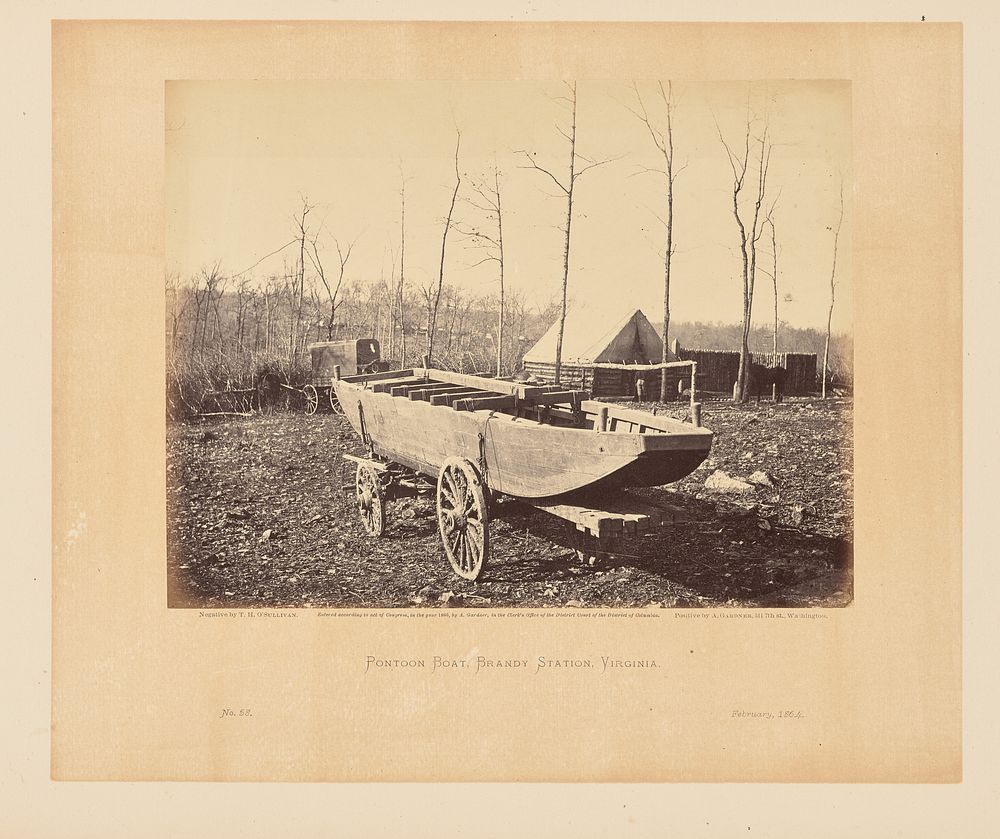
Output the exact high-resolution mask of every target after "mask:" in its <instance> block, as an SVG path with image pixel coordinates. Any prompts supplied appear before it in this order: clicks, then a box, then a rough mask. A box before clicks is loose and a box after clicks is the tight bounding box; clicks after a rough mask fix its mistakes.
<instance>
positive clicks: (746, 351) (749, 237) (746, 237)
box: [715, 102, 771, 402]
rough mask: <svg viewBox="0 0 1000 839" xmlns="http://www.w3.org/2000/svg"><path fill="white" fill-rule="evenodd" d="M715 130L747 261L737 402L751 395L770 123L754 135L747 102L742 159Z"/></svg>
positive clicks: (736, 392) (735, 394) (743, 255)
mask: <svg viewBox="0 0 1000 839" xmlns="http://www.w3.org/2000/svg"><path fill="white" fill-rule="evenodd" d="M715 127H716V130H717V131H718V134H719V140H720V141H721V142H722V146H723V148H725V150H726V156H727V157H728V158H729V165H730V167H731V168H732V170H733V216H734V218H735V219H736V226H737V228H738V229H739V236H740V254H741V256H742V258H743V330H742V337H741V341H740V364H739V369H738V372H737V374H736V387H735V389H734V391H733V399H734V401H736V402H746V401H747V399H748V398H749V395H750V394H749V390H750V389H749V387H748V386H747V385H748V383H749V377H750V316H751V314H752V311H753V292H754V283H755V282H756V279H757V242H758V240H759V239H760V237H761V234H762V233H763V230H764V226H763V224H762V223H761V222H762V220H761V218H760V208H761V205H762V204H763V202H764V195H765V192H766V191H767V168H768V163H769V162H770V159H771V143H770V142H769V141H768V138H767V122H766V121H765V122H764V125H763V131H762V132H761V136H760V137H754V136H753V131H752V120H751V118H750V107H749V102H748V103H747V118H746V132H745V135H744V146H743V154H742V156H741V155H740V154H739V152H738V151H737V152H735V153H734V152H733V150H732V149H731V148H730V147H729V144H728V143H727V142H726V140H725V138H724V137H723V136H722V129H720V128H719V126H718V123H716V126H715ZM751 141H753V143H754V145H755V146H756V147H757V148H758V149H759V154H758V158H757V162H756V170H757V171H756V175H757V190H756V194H755V195H754V196H753V215H752V216H750V219H749V221H750V229H749V230H748V229H747V224H746V221H745V220H744V216H746V215H748V211H747V209H746V208H745V207H741V206H740V197H741V193H742V192H743V187H744V185H745V181H746V177H747V173H748V170H749V169H750V144H751Z"/></svg>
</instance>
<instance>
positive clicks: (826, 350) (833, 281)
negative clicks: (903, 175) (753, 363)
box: [823, 180, 844, 399]
mask: <svg viewBox="0 0 1000 839" xmlns="http://www.w3.org/2000/svg"><path fill="white" fill-rule="evenodd" d="M843 222H844V181H843V180H841V182H840V215H838V216H837V226H836V227H835V228H832V229H833V268H832V269H831V271H830V309H829V311H828V312H827V315H826V341H825V342H824V344H823V398H824V399H826V377H827V371H828V370H829V360H830V330H831V328H832V326H833V304H834V303H835V302H836V295H837V245H838V243H839V241H840V226H841V225H842V224H843ZM830 229H831V228H829V227H828V228H827V230H830Z"/></svg>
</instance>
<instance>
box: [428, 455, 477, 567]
mask: <svg viewBox="0 0 1000 839" xmlns="http://www.w3.org/2000/svg"><path fill="white" fill-rule="evenodd" d="M437 518H438V529H439V530H440V531H441V541H442V542H443V543H444V551H445V553H446V554H447V555H448V562H450V563H451V567H452V569H453V570H454V572H455V573H456V574H458V576H459V577H462V578H464V579H466V580H475V579H476V578H477V577H478V576H479V575H480V573H482V570H483V566H484V565H485V564H486V560H487V559H488V558H489V553H490V522H489V511H488V509H487V506H486V496H485V495H484V493H483V485H482V481H481V480H480V478H479V473H478V472H477V471H476V467H475V466H473V465H472V463H470V462H469V461H468V460H466V459H464V458H460V457H450V458H448V460H446V461H445V463H444V466H442V467H441V473H440V474H439V475H438V483H437Z"/></svg>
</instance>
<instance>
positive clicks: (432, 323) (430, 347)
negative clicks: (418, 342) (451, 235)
mask: <svg viewBox="0 0 1000 839" xmlns="http://www.w3.org/2000/svg"><path fill="white" fill-rule="evenodd" d="M455 133H456V134H457V139H456V140H455V189H454V190H453V191H452V193H451V204H449V205H448V215H447V217H446V218H445V221H444V233H443V234H442V236H441V266H440V268H439V269H438V285H437V294H436V295H435V297H434V307H433V310H432V311H431V313H430V317H429V318H428V320H427V358H428V359H431V357H432V355H433V352H434V331H435V330H436V329H437V314H438V306H439V305H440V303H441V288H442V286H443V285H444V256H445V248H446V247H447V244H448V231H449V230H451V216H452V213H453V212H454V211H455V200H456V199H457V198H458V189H459V187H460V186H461V185H462V175H461V173H460V172H459V171H458V152H459V148H460V147H461V145H462V132H461V131H456V132H455ZM428 363H430V361H428Z"/></svg>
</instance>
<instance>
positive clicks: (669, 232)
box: [629, 81, 684, 402]
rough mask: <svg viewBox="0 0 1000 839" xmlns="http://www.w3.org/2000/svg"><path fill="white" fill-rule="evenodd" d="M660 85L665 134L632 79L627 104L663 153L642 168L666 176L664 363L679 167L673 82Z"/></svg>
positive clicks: (663, 385) (663, 384)
mask: <svg viewBox="0 0 1000 839" xmlns="http://www.w3.org/2000/svg"><path fill="white" fill-rule="evenodd" d="M657 85H658V86H659V89H660V98H661V99H662V100H663V105H664V107H665V109H666V113H667V131H666V134H664V133H663V131H661V130H659V129H658V128H656V127H655V126H654V125H653V122H652V120H651V119H650V117H649V114H648V112H647V111H646V106H645V104H644V103H643V101H642V96H641V95H640V94H639V86H638V85H637V84H635V82H633V83H632V89H633V90H634V91H635V98H636V101H637V102H638V103H639V110H638V111H633V110H632V109H631V108H629V110H630V111H632V113H633V114H634V115H635V116H636V117H638V118H639V119H640V120H641V121H642V122H643V123H644V124H645V126H646V129H647V130H648V131H649V136H650V138H651V139H652V140H653V145H655V146H656V148H657V150H658V151H659V152H660V154H661V155H662V157H663V166H664V168H663V169H655V168H653V169H650V168H644V169H643V171H644V172H655V173H658V174H661V175H663V176H664V177H665V178H666V180H667V196H666V200H667V217H666V219H660V217H659V216H657V218H658V219H659V220H660V222H661V223H662V224H663V226H664V227H665V228H666V244H665V247H664V251H663V353H662V356H661V360H662V362H663V363H664V364H666V363H667V361H669V360H670V351H669V349H668V348H669V346H670V339H669V337H668V336H669V332H670V263H671V260H672V258H673V255H674V248H675V246H674V178H675V177H676V175H677V174H679V173H680V171H681V169H683V168H684V167H683V166H682V167H680V169H678V170H677V171H676V172H675V171H674V91H673V84H672V83H671V82H669V81H668V82H667V89H666V90H664V89H663V82H657ZM667 391H668V387H667V368H666V367H664V368H663V369H662V370H661V371H660V401H661V402H666V401H667V396H668V394H667Z"/></svg>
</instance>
